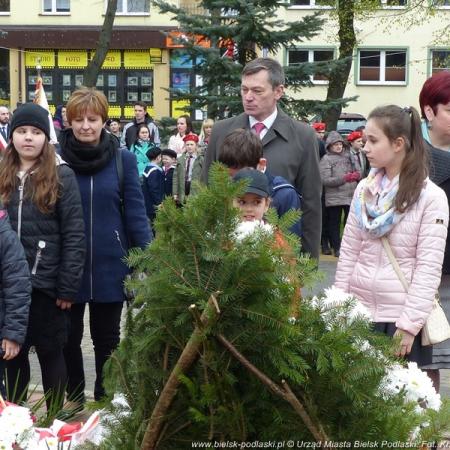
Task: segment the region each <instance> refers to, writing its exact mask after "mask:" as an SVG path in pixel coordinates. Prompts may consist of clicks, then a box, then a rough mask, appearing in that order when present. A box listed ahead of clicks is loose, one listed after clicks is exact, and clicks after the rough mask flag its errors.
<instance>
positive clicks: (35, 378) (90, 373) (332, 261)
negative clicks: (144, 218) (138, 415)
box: [31, 256, 450, 397]
mask: <svg viewBox="0 0 450 450" xmlns="http://www.w3.org/2000/svg"><path fill="white" fill-rule="evenodd" d="M336 261H337V259H336V258H334V257H333V256H322V257H321V262H320V269H321V271H322V272H323V273H324V279H323V280H322V281H321V282H319V283H318V284H317V286H315V287H314V289H312V290H311V291H308V292H307V293H308V294H315V293H318V292H320V291H321V290H322V289H323V288H325V287H328V286H330V285H331V283H332V281H333V279H334V272H335V270H336ZM82 346H83V353H84V366H85V372H86V389H87V394H88V395H90V394H91V392H92V390H93V386H94V379H95V367H94V355H93V351H92V342H91V340H90V337H89V318H88V313H86V316H85V333H84V338H83V343H82ZM31 363H32V373H31V377H32V378H31V383H32V385H40V384H41V376H40V370H39V365H38V362H37V358H36V355H31ZM441 394H442V395H443V396H447V397H450V369H448V370H442V371H441Z"/></svg>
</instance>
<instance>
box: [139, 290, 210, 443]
mask: <svg viewBox="0 0 450 450" xmlns="http://www.w3.org/2000/svg"><path fill="white" fill-rule="evenodd" d="M215 295H216V294H211V296H210V297H209V299H208V303H207V305H206V308H205V310H204V311H203V313H202V315H201V317H200V320H201V324H202V326H201V327H200V326H199V325H196V326H195V328H194V331H193V333H192V335H191V337H190V338H189V341H188V343H187V344H186V346H185V347H184V349H183V352H182V353H181V355H180V357H179V359H178V361H177V363H176V364H175V367H174V368H173V370H172V372H171V374H170V376H169V378H168V380H167V382H166V384H165V385H164V388H163V390H162V391H161V394H160V396H159V398H158V401H157V402H156V405H155V407H154V409H153V412H152V415H151V417H150V420H149V422H148V425H147V429H146V430H145V435H144V438H143V440H142V443H141V450H154V449H155V448H156V445H157V443H158V440H159V436H160V433H161V428H162V426H163V425H164V421H165V418H166V415H167V412H168V410H169V408H170V405H171V404H172V401H173V399H174V398H175V395H176V394H177V390H178V386H179V384H180V378H179V375H180V374H184V373H186V372H187V371H188V370H189V368H190V367H191V366H192V364H193V363H194V361H195V360H196V358H197V354H198V350H199V349H200V346H201V345H202V342H203V341H204V339H205V335H204V329H205V328H208V327H210V326H211V325H212V324H213V323H214V322H216V320H217V319H218V314H217V300H216V298H215Z"/></svg>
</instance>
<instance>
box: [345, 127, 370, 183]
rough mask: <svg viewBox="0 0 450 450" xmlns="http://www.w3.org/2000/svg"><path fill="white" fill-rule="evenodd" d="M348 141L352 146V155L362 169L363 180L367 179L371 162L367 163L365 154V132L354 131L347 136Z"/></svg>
mask: <svg viewBox="0 0 450 450" xmlns="http://www.w3.org/2000/svg"><path fill="white" fill-rule="evenodd" d="M347 141H348V142H349V144H350V153H351V155H352V156H353V158H354V159H356V160H357V161H358V163H359V166H360V168H361V178H365V177H366V176H367V174H368V173H369V170H370V164H369V161H367V158H366V155H365V153H364V152H363V150H362V149H363V147H364V136H363V132H362V131H359V130H355V131H352V132H351V133H350V134H349V135H348V136H347Z"/></svg>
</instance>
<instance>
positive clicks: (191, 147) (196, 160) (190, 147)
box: [173, 133, 203, 204]
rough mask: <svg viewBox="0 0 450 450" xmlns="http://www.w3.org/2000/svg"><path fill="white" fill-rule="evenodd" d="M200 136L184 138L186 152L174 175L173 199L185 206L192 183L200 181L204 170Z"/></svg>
mask: <svg viewBox="0 0 450 450" xmlns="http://www.w3.org/2000/svg"><path fill="white" fill-rule="evenodd" d="M198 141H199V139H198V136H197V135H196V134H194V133H188V134H186V135H185V136H184V137H183V142H184V150H185V152H184V153H183V154H182V155H181V156H180V157H179V158H178V160H177V166H176V168H175V171H174V173H173V198H174V200H175V201H176V202H177V203H179V204H183V203H184V202H185V201H186V197H188V196H189V194H192V193H194V192H193V191H195V189H191V186H192V181H199V180H200V175H201V173H202V168H203V155H201V154H200V153H199V151H198Z"/></svg>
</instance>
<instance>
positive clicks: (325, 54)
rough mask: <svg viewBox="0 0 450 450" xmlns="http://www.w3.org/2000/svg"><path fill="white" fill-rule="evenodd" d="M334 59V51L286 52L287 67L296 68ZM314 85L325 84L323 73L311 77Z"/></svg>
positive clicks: (296, 50)
mask: <svg viewBox="0 0 450 450" xmlns="http://www.w3.org/2000/svg"><path fill="white" fill-rule="evenodd" d="M332 59H334V50H299V49H289V50H288V66H296V65H299V64H303V63H312V62H315V63H320V62H325V63H326V62H327V61H330V60H332ZM311 81H312V82H313V83H314V84H326V83H328V78H327V76H326V75H325V74H323V73H320V72H319V73H315V74H314V75H312V76H311Z"/></svg>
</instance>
